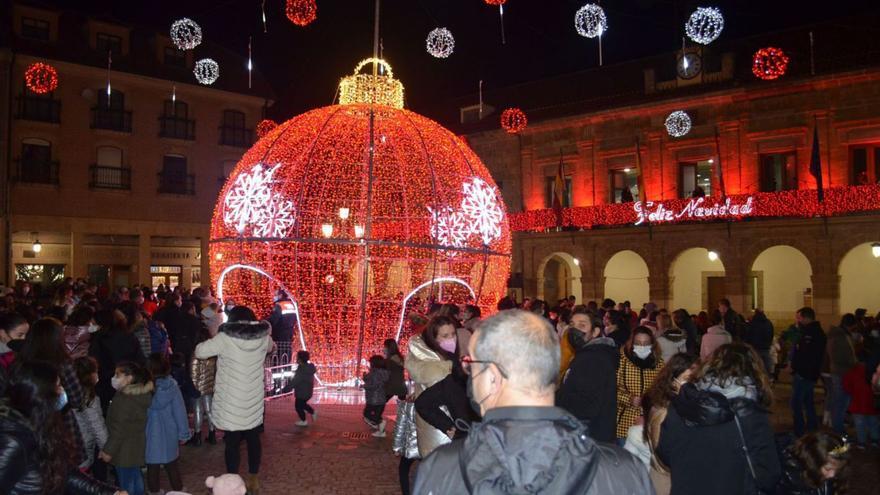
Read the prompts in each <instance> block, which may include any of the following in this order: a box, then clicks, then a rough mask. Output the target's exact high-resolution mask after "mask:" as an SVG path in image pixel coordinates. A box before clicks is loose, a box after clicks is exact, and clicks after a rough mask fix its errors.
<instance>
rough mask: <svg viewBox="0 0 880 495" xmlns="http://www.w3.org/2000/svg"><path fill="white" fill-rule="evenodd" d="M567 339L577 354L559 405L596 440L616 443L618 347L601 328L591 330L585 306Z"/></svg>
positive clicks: (575, 315) (575, 317)
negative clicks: (583, 425) (579, 421)
mask: <svg viewBox="0 0 880 495" xmlns="http://www.w3.org/2000/svg"><path fill="white" fill-rule="evenodd" d="M606 314H607V313H606ZM565 337H566V339H567V340H568V341H569V344H570V345H571V347H572V348H573V349H574V352H575V355H574V359H573V360H572V361H571V365H570V366H569V368H568V371H567V372H566V373H565V376H564V378H563V379H562V385H561V386H560V388H559V391H558V392H557V395H556V404H557V405H558V406H559V407H561V408H563V409H565V410H567V411H568V412H570V413H571V414H573V415H574V416H575V417H577V418H578V419H580V420H581V421H585V422H586V423H587V425H588V426H589V430H590V436H591V437H592V438H593V439H594V440H596V441H598V442H613V441H614V439H615V429H614V426H615V416H614V413H615V411H616V410H617V394H616V392H615V388H616V384H617V366H618V363H619V361H620V360H619V354H618V351H617V345H616V344H615V342H614V340H613V339H611V338H609V337H605V336H604V335H603V331H602V330H601V329H600V328H599V327H594V328H593V327H592V321H591V319H590V314H589V312H588V311H587V309H586V307H584V306H578V307H576V308H575V309H574V312H573V313H572V315H571V326H570V327H568V330H567V331H566V333H565Z"/></svg>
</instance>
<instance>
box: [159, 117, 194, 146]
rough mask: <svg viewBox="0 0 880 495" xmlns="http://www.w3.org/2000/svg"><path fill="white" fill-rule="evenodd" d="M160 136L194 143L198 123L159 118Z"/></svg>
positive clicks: (172, 118)
mask: <svg viewBox="0 0 880 495" xmlns="http://www.w3.org/2000/svg"><path fill="white" fill-rule="evenodd" d="M159 136H160V137H167V138H174V139H186V140H189V141H192V140H194V139H195V138H196V121H195V120H189V119H186V118H181V117H173V116H168V115H162V116H160V117H159Z"/></svg>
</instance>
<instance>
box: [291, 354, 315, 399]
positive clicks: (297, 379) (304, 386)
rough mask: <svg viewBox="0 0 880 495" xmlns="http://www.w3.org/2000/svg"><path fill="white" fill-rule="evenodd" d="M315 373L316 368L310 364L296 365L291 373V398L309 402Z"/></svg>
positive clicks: (313, 386) (313, 389) (313, 388)
mask: <svg viewBox="0 0 880 495" xmlns="http://www.w3.org/2000/svg"><path fill="white" fill-rule="evenodd" d="M315 373H317V368H315V365H314V364H312V363H305V364H300V365H297V367H296V371H294V372H293V380H291V385H292V386H293V396H294V397H296V398H297V399H301V400H309V399H311V398H312V394H313V393H314V391H315Z"/></svg>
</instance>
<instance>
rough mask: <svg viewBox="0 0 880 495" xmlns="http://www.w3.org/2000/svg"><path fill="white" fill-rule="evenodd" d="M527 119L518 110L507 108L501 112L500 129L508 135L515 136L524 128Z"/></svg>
mask: <svg viewBox="0 0 880 495" xmlns="http://www.w3.org/2000/svg"><path fill="white" fill-rule="evenodd" d="M528 123H529V119H527V118H526V114H525V113H523V111H522V110H520V109H519V108H508V109H507V110H505V111H503V112H501V127H502V128H504V130H505V131H507V132H508V133H510V134H517V133H519V132H520V131H522V130H523V129H525V128H526V125H527V124H528Z"/></svg>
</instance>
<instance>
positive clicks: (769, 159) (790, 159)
mask: <svg viewBox="0 0 880 495" xmlns="http://www.w3.org/2000/svg"><path fill="white" fill-rule="evenodd" d="M797 188H798V183H797V155H795V153H794V152H787V153H771V154H768V155H761V191H762V192H776V191H790V190H795V189H797Z"/></svg>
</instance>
